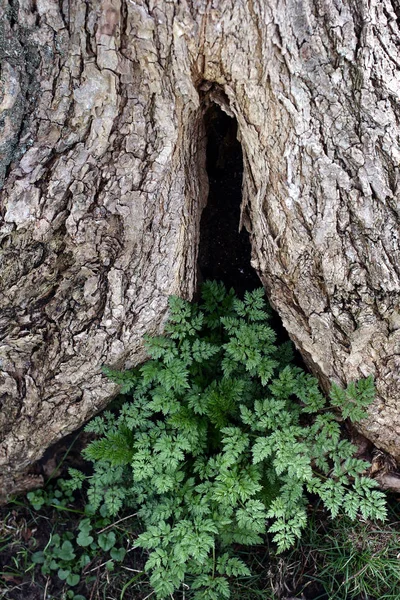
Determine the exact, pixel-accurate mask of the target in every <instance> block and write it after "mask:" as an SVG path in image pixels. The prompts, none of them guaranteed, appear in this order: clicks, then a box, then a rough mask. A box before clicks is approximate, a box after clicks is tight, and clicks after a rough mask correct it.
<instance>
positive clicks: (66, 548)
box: [58, 540, 75, 561]
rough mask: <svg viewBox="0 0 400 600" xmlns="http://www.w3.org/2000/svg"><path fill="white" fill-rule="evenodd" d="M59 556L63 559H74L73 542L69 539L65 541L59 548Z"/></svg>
mask: <svg viewBox="0 0 400 600" xmlns="http://www.w3.org/2000/svg"><path fill="white" fill-rule="evenodd" d="M58 556H59V558H61V559H62V560H66V561H70V560H74V558H75V552H74V548H73V546H72V544H71V542H69V541H68V540H66V541H65V542H63V544H62V546H61V548H60V550H59V553H58Z"/></svg>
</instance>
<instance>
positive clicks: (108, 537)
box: [97, 531, 116, 552]
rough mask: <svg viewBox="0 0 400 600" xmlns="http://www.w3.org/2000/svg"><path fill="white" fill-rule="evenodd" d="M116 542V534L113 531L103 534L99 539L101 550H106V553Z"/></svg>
mask: <svg viewBox="0 0 400 600" xmlns="http://www.w3.org/2000/svg"><path fill="white" fill-rule="evenodd" d="M115 541H116V537H115V533H114V532H113V531H109V532H108V533H101V534H100V535H99V537H98V538H97V543H98V544H99V546H100V548H101V549H102V550H104V552H108V550H110V549H111V548H112V547H113V546H114V544H115Z"/></svg>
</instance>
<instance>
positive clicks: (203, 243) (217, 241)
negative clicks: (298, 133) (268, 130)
mask: <svg viewBox="0 0 400 600" xmlns="http://www.w3.org/2000/svg"><path fill="white" fill-rule="evenodd" d="M204 122H205V128H206V135H207V151H206V152H207V155H206V168H207V173H208V179H209V196H208V201H207V206H206V207H205V208H204V210H203V214H202V217H201V223H200V246H199V257H198V266H199V271H200V281H201V280H203V281H204V280H206V279H212V280H218V281H222V282H223V283H224V284H225V285H226V287H227V288H228V289H229V288H231V287H232V288H233V289H234V290H235V291H236V292H237V293H238V294H239V295H240V296H242V295H243V293H244V292H245V291H246V290H250V291H251V290H254V289H256V288H258V287H260V286H261V282H260V280H259V278H258V276H257V273H256V272H255V270H254V269H253V268H252V266H251V264H250V259H251V245H250V239H249V234H248V232H247V231H246V230H245V228H244V227H242V230H241V231H240V232H239V221H240V205H241V201H242V179H243V155H242V147H241V144H240V142H239V141H238V140H237V137H236V136H237V123H236V120H235V119H232V118H231V117H229V116H228V115H227V114H226V113H224V112H223V111H222V110H220V109H219V108H218V107H217V106H216V105H212V106H211V107H210V108H209V109H208V110H207V111H206V113H205V116H204Z"/></svg>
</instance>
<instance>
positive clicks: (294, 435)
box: [49, 282, 386, 600]
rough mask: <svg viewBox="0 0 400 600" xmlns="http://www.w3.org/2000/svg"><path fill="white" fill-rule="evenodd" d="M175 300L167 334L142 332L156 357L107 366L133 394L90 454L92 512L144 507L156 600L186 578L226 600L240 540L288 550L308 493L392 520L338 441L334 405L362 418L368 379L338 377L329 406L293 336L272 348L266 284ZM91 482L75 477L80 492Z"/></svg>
mask: <svg viewBox="0 0 400 600" xmlns="http://www.w3.org/2000/svg"><path fill="white" fill-rule="evenodd" d="M169 307H170V312H169V319H168V322H167V325H166V327H165V335H164V336H158V337H151V338H147V339H146V348H147V352H148V354H149V356H150V359H149V360H148V361H147V362H146V363H144V364H143V365H142V366H140V367H138V368H136V369H134V370H131V371H126V372H122V373H121V372H115V371H112V370H109V369H107V370H106V373H107V375H109V376H110V377H112V378H113V379H114V380H115V381H117V382H118V383H120V384H121V386H122V388H121V391H122V393H124V394H129V395H130V396H131V398H130V399H129V400H128V401H127V402H125V403H124V404H123V405H122V407H121V408H120V410H119V412H118V413H116V414H114V413H111V412H107V413H105V414H104V415H103V416H102V417H96V418H95V419H94V420H93V421H92V422H91V423H90V424H89V425H88V426H87V431H90V432H92V433H95V434H97V435H98V439H97V440H95V441H93V442H91V443H90V444H89V446H88V447H87V449H86V451H85V455H86V457H87V458H88V459H90V460H91V461H93V465H94V474H93V476H92V477H91V478H90V480H89V489H88V498H89V502H90V506H91V510H93V511H98V510H100V511H102V513H103V514H104V515H109V516H114V515H116V514H117V513H118V512H119V511H120V510H121V509H122V508H124V507H134V508H135V510H137V512H138V515H139V516H140V518H141V520H142V523H143V525H144V529H145V530H144V532H143V533H142V534H140V535H139V537H138V539H137V546H139V547H142V548H145V549H147V550H148V552H149V556H148V560H147V563H146V567H145V569H146V571H148V572H149V574H150V582H151V585H152V586H153V588H154V590H155V592H156V595H157V597H158V598H166V597H168V596H169V595H170V594H172V593H173V592H174V590H176V589H178V588H179V587H180V586H182V585H189V586H190V589H191V593H192V594H193V597H194V598H195V599H196V600H200V599H203V600H221V599H222V598H229V596H230V588H229V579H230V578H232V577H237V576H245V577H246V576H249V575H250V573H249V570H248V567H247V566H246V565H245V563H244V562H243V561H241V560H240V559H239V558H238V557H237V556H235V554H234V547H235V544H245V545H253V544H259V543H261V541H262V536H263V535H264V534H265V533H266V532H267V531H269V532H270V533H272V534H273V539H274V541H275V542H276V544H277V547H278V550H279V551H283V550H285V549H288V548H289V547H291V546H292V545H293V544H294V542H295V540H296V538H298V537H299V536H300V535H301V531H302V529H303V528H304V527H305V525H306V523H307V510H306V507H307V502H308V499H307V494H308V493H312V494H315V495H317V496H319V497H320V498H321V499H322V501H323V503H324V505H325V507H326V508H327V509H328V511H330V513H331V515H332V517H336V516H337V515H338V513H339V511H344V513H345V514H347V515H348V516H349V517H350V518H351V519H355V518H356V517H357V516H358V515H362V516H363V517H364V518H373V519H384V518H385V516H386V508H385V497H384V495H383V494H382V493H381V492H380V491H378V490H376V489H375V487H376V483H375V482H374V481H373V480H371V479H369V478H368V477H365V476H364V475H363V473H364V472H365V470H366V468H367V467H368V463H366V462H365V461H362V460H360V459H358V458H356V457H355V456H354V454H355V447H354V446H353V445H352V444H351V443H350V442H349V441H348V440H346V439H341V430H340V417H339V416H338V413H337V411H336V410H334V409H335V408H337V409H339V410H340V411H341V412H342V414H343V416H344V417H346V418H347V417H348V418H349V419H351V420H358V419H360V418H362V417H363V416H364V415H365V412H364V410H365V408H366V407H367V406H368V405H369V403H370V402H371V401H372V399H373V397H374V385H373V380H372V378H371V377H369V378H367V379H365V380H363V381H360V382H358V383H357V384H351V385H350V386H349V387H348V388H347V389H346V390H341V389H340V388H339V387H337V386H336V385H333V386H332V391H331V395H330V404H331V407H329V406H328V405H327V401H326V399H325V397H324V396H323V395H322V394H321V392H320V391H319V389H318V385H317V381H316V380H315V379H314V378H313V377H311V376H310V375H308V374H306V373H304V372H303V371H302V370H301V369H299V368H297V367H295V366H293V365H292V364H291V361H292V354H291V348H290V345H289V344H287V343H285V344H282V345H278V344H277V343H276V334H275V332H274V331H273V329H272V328H271V326H270V325H269V324H268V320H269V319H270V316H271V315H270V312H269V310H268V307H267V306H266V303H265V300H264V292H263V290H256V291H254V292H252V293H246V295H245V297H244V300H239V299H238V298H236V297H235V295H234V293H233V291H230V292H227V291H226V290H225V288H224V286H223V285H222V284H218V283H215V282H211V283H206V284H205V285H204V286H203V289H202V301H201V302H200V304H190V303H188V302H186V301H184V300H182V299H180V298H177V297H172V298H171V299H170V303H169ZM332 407H333V408H332ZM82 481H83V477H82V476H81V475H80V474H78V473H74V474H73V478H72V480H71V483H70V485H71V489H72V488H74V487H75V488H80V487H81V486H82ZM89 534H90V532H88V535H89ZM91 543H92V542H91ZM49 568H50V566H49ZM60 568H61V569H64V565H63V564H61V567H60Z"/></svg>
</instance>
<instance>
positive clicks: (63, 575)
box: [57, 569, 71, 581]
mask: <svg viewBox="0 0 400 600" xmlns="http://www.w3.org/2000/svg"><path fill="white" fill-rule="evenodd" d="M70 573H71V571H70V569H59V570H58V573H57V575H58V577H59V579H61V580H62V581H64V580H65V579H67V577H68V575H69V574H70Z"/></svg>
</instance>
